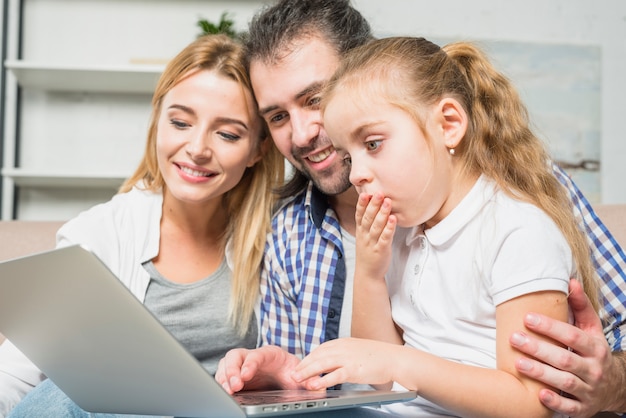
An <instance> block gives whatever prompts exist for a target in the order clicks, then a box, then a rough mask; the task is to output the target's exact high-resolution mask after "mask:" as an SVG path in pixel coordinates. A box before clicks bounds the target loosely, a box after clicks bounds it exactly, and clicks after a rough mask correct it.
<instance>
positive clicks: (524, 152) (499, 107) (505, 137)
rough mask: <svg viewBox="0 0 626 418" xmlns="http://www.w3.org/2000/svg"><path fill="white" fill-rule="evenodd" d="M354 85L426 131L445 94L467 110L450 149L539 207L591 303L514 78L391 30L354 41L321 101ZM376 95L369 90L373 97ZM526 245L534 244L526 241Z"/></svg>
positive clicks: (563, 195)
mask: <svg viewBox="0 0 626 418" xmlns="http://www.w3.org/2000/svg"><path fill="white" fill-rule="evenodd" d="M339 86H341V89H342V91H346V90H347V91H349V89H351V88H359V91H363V92H365V94H369V95H370V96H367V97H375V96H378V97H382V98H384V100H386V101H388V102H389V103H391V104H392V105H394V106H397V107H399V108H401V109H403V110H404V111H406V112H407V113H409V114H410V115H411V116H412V117H413V118H414V119H415V120H416V121H417V123H418V124H419V125H420V126H421V128H422V130H424V126H425V124H424V120H423V118H421V117H420V114H421V112H422V111H423V110H425V109H426V107H427V106H429V105H433V104H436V103H437V102H438V101H439V100H441V99H442V98H444V97H452V98H454V99H456V100H457V101H458V102H459V103H460V104H461V105H462V106H463V108H464V110H465V112H466V113H467V115H468V129H467V132H466V134H465V137H464V138H463V140H462V141H461V142H460V143H459V145H458V146H457V147H456V148H455V158H458V159H459V160H460V162H461V166H462V171H463V172H465V173H466V174H470V175H478V174H485V175H486V176H488V177H490V178H492V179H493V180H495V181H496V183H497V184H498V186H499V187H500V188H501V189H502V190H503V191H504V192H505V193H507V194H508V195H510V196H511V197H513V198H515V199H518V200H523V201H527V202H530V203H532V204H534V205H536V206H537V207H539V208H540V209H542V210H543V211H544V212H545V213H546V214H548V216H550V218H551V219H552V220H553V221H554V222H555V223H556V225H557V226H558V227H559V229H560V230H561V232H562V233H563V235H564V236H565V238H566V239H567V242H568V243H569V245H570V248H571V250H572V253H573V256H574V260H575V263H576V269H577V273H578V279H579V280H581V281H582V283H583V286H584V288H585V292H586V293H587V295H588V296H589V298H590V300H591V301H592V304H593V306H594V308H596V310H597V309H598V280H597V275H596V271H595V269H594V268H593V264H592V261H591V252H590V249H589V244H588V241H587V239H586V237H585V235H584V234H583V232H582V230H581V229H580V227H579V225H578V222H577V220H576V218H575V216H574V213H573V210H572V202H571V200H570V198H569V195H568V194H567V190H566V188H565V187H563V186H562V185H561V183H559V181H558V179H557V178H556V177H555V175H554V172H553V170H552V165H551V163H550V157H549V155H548V153H547V151H546V149H545V146H544V144H543V142H542V141H541V140H540V139H539V138H537V137H536V136H535V134H534V133H533V132H532V130H531V129H530V127H529V118H528V112H527V110H526V107H525V106H524V104H523V103H522V101H521V99H520V97H519V94H518V93H517V91H516V89H515V88H514V87H513V85H512V83H511V82H510V81H509V80H508V79H507V78H506V77H505V76H504V75H503V74H501V73H500V72H498V71H497V70H496V69H495V68H494V67H493V66H492V65H491V63H490V62H489V60H488V58H487V57H486V55H485V54H484V53H483V52H482V51H481V50H480V49H479V48H477V47H476V46H474V45H472V44H471V43H466V42H458V43H452V44H449V45H447V46H445V47H444V48H440V47H439V46H437V45H435V44H433V43H432V42H430V41H428V40H426V39H424V38H412V37H393V38H386V39H379V40H375V41H372V42H370V43H368V44H366V45H363V46H361V47H358V48H356V49H354V50H352V51H350V52H348V54H347V56H345V57H344V60H343V62H342V64H341V66H340V68H339V69H338V70H337V72H336V73H335V75H334V76H333V78H332V79H331V80H330V82H329V84H328V86H327V88H326V91H325V94H324V99H323V102H322V110H323V109H324V107H325V105H326V103H328V101H329V100H330V99H331V98H332V96H333V94H336V93H337V91H338V89H339ZM374 95H375V96H374ZM529 245H532V243H529Z"/></svg>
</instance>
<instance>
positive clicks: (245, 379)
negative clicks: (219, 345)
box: [215, 345, 303, 394]
mask: <svg viewBox="0 0 626 418" xmlns="http://www.w3.org/2000/svg"><path fill="white" fill-rule="evenodd" d="M299 362H300V359H299V358H298V357H296V356H294V355H293V354H290V353H288V352H287V351H285V350H283V349H282V348H280V347H277V346H273V345H268V346H263V347H260V348H257V349H254V350H248V349H245V348H236V349H233V350H230V351H229V352H228V353H226V355H225V356H224V357H223V358H222V359H221V360H220V362H219V364H218V367H217V373H216V374H215V380H217V382H218V383H219V384H220V385H222V387H223V388H224V390H226V392H228V393H230V394H233V393H235V392H239V391H241V390H244V389H245V390H255V389H302V388H303V387H302V386H301V385H300V384H298V383H297V382H295V381H294V380H293V379H292V377H291V374H292V372H293V370H294V369H295V367H296V366H297V365H298V363H299Z"/></svg>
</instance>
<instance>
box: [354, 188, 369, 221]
mask: <svg viewBox="0 0 626 418" xmlns="http://www.w3.org/2000/svg"><path fill="white" fill-rule="evenodd" d="M371 198H372V195H369V194H366V193H361V194H360V195H359V200H358V201H357V204H356V213H355V214H354V219H355V220H356V223H357V225H360V224H361V222H362V220H363V214H364V213H365V209H366V208H367V205H368V203H369V202H370V199H371Z"/></svg>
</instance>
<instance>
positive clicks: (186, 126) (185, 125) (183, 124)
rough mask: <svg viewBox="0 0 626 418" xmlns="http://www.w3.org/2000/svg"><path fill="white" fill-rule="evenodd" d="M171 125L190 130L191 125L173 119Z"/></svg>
mask: <svg viewBox="0 0 626 418" xmlns="http://www.w3.org/2000/svg"><path fill="white" fill-rule="evenodd" d="M170 124H172V125H173V126H174V127H176V128H178V129H184V128H188V127H189V126H190V125H189V124H188V123H187V122H183V121H182V120H177V119H171V120H170Z"/></svg>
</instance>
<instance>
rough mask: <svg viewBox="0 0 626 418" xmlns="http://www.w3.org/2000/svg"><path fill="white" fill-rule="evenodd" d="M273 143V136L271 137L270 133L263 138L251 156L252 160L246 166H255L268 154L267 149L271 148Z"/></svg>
mask: <svg viewBox="0 0 626 418" xmlns="http://www.w3.org/2000/svg"><path fill="white" fill-rule="evenodd" d="M271 143H272V138H270V137H269V135H268V136H266V137H265V138H261V140H260V141H259V146H258V147H257V152H256V154H255V155H254V156H252V157H250V161H248V165H247V166H246V167H253V166H254V165H255V164H256V163H258V162H259V161H261V158H263V156H264V155H265V154H267V151H268V150H269V149H270V145H271Z"/></svg>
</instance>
